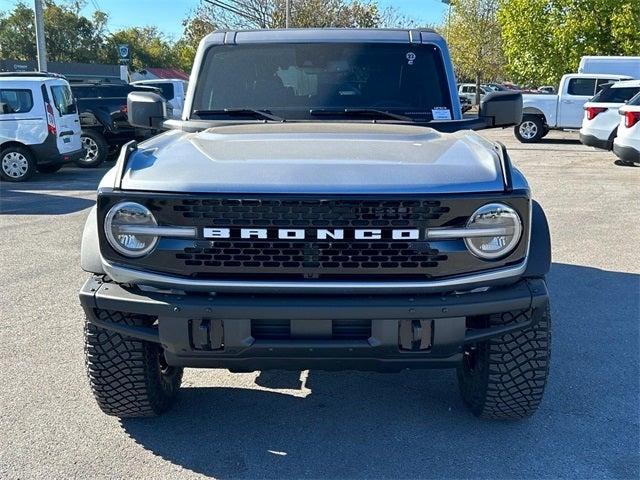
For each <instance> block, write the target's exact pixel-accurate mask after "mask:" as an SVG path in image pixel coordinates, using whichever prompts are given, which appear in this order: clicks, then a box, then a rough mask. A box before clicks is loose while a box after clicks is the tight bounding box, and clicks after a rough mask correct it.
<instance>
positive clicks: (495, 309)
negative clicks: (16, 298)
mask: <svg viewBox="0 0 640 480" xmlns="http://www.w3.org/2000/svg"><path fill="white" fill-rule="evenodd" d="M80 300H81V303H82V306H83V308H84V310H85V312H86V314H87V318H88V320H89V321H90V322H92V323H94V324H95V325H97V326H99V327H102V328H104V329H107V330H112V331H116V332H119V333H121V334H124V335H128V336H131V337H135V338H138V339H141V340H146V341H151V342H157V343H160V344H161V345H162V346H163V348H164V349H165V356H166V358H167V361H168V363H169V364H170V365H175V366H185V367H209V368H228V369H229V370H231V371H254V370H267V369H289V370H301V369H323V370H347V369H355V370H378V371H397V370H401V369H404V368H446V367H455V366H457V365H458V364H459V363H460V362H461V360H462V352H463V347H464V345H465V344H468V343H473V342H478V341H482V340H486V339H488V338H491V337H495V336H499V335H502V334H504V333H506V332H510V331H516V330H521V329H523V328H527V327H529V326H531V325H533V324H535V322H537V321H538V319H539V318H540V316H541V314H542V313H543V312H544V310H545V309H546V307H547V305H548V293H547V287H546V284H545V281H544V280H542V279H529V280H520V281H518V282H517V283H515V284H513V285H509V286H506V287H500V288H493V289H490V290H488V291H485V292H477V293H465V294H447V295H438V294H433V295H376V296H367V295H336V296H318V295H314V296H308V295H286V296H285V295H215V296H213V295H199V294H187V295H172V294H162V293H149V292H141V291H139V290H137V289H130V288H125V287H123V286H120V285H117V284H114V283H103V282H102V281H101V280H100V279H99V278H97V277H93V278H91V279H89V280H88V281H87V282H86V283H85V285H84V286H83V287H82V290H81V291H80ZM115 312H123V313H129V314H134V315H144V316H146V317H145V318H147V319H149V318H151V319H157V322H155V324H154V325H151V326H130V325H125V324H123V323H119V322H117V321H116V319H117V318H119V317H120V316H119V315H115V314H114V313H115ZM492 314H506V315H508V316H509V318H511V317H513V318H514V319H515V321H512V322H509V323H505V324H504V325H499V326H493V327H486V328H477V327H475V328H474V325H477V324H475V323H473V322H470V320H471V319H478V318H481V317H482V316H488V315H492ZM354 319H361V320H365V321H366V323H367V325H368V327H367V328H370V330H366V332H367V333H366V337H365V338H358V339H344V338H338V336H336V335H332V333H331V332H332V326H331V325H332V322H334V325H335V323H337V322H346V324H348V323H349V321H354ZM283 321H284V322H285V323H284V324H286V325H288V328H289V330H287V331H288V332H289V334H285V335H284V336H279V337H277V338H276V337H270V338H261V335H259V333H258V332H260V329H259V328H257V326H256V325H269V323H270V322H279V325H283V323H282V322H283ZM369 321H370V324H369V323H368V322H369ZM343 325H344V323H343ZM333 328H334V329H335V326H334V327H333ZM334 332H335V330H334Z"/></svg>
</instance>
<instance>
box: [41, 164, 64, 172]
mask: <svg viewBox="0 0 640 480" xmlns="http://www.w3.org/2000/svg"><path fill="white" fill-rule="evenodd" d="M63 165H64V164H63V163H52V164H49V165H38V171H39V172H40V173H56V172H57V171H58V170H60V169H61V168H62V167H63Z"/></svg>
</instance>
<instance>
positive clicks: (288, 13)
mask: <svg viewBox="0 0 640 480" xmlns="http://www.w3.org/2000/svg"><path fill="white" fill-rule="evenodd" d="M285 9H286V12H285V15H284V28H289V22H290V20H291V0H287V1H286V2H285Z"/></svg>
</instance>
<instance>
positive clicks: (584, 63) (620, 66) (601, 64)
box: [578, 56, 640, 79]
mask: <svg viewBox="0 0 640 480" xmlns="http://www.w3.org/2000/svg"><path fill="white" fill-rule="evenodd" d="M578 73H609V74H616V75H628V76H629V77H631V78H635V79H640V57H602V56H584V57H582V58H581V59H580V66H579V67H578Z"/></svg>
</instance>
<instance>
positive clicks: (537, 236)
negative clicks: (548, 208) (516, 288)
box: [523, 200, 551, 278]
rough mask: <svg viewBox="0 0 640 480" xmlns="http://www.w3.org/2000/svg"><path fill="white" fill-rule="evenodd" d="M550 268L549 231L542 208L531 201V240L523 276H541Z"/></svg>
mask: <svg viewBox="0 0 640 480" xmlns="http://www.w3.org/2000/svg"><path fill="white" fill-rule="evenodd" d="M550 268H551V232H550V231H549V223H548V222H547V216H546V215H545V214H544V210H543V209H542V207H541V206H540V204H539V203H538V202H536V201H535V200H532V201H531V240H530V243H529V258H528V261H527V269H526V270H525V272H524V275H523V276H524V277H533V278H541V277H544V276H545V275H546V274H547V273H549V269H550Z"/></svg>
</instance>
